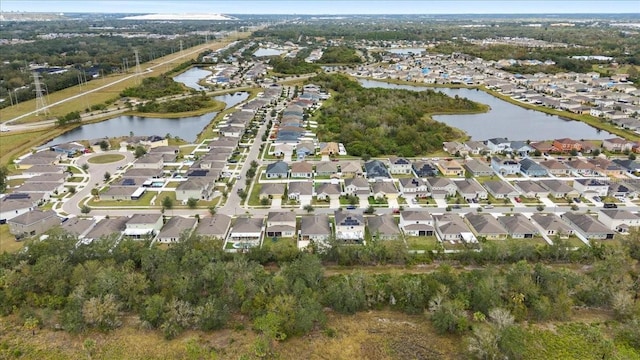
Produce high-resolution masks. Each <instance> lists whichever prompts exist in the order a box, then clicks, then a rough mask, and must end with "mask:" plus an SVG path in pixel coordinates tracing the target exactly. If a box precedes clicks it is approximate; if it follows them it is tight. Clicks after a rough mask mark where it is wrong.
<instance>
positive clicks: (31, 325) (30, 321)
mask: <svg viewBox="0 0 640 360" xmlns="http://www.w3.org/2000/svg"><path fill="white" fill-rule="evenodd" d="M38 327H40V321H38V319H37V318H35V317H33V316H30V317H28V318H27V319H26V320H25V321H24V328H25V329H27V330H29V331H31V335H35V334H36V329H38Z"/></svg>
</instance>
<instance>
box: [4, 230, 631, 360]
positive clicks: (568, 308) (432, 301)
mask: <svg viewBox="0 0 640 360" xmlns="http://www.w3.org/2000/svg"><path fill="white" fill-rule="evenodd" d="M116 243H117V242H116V240H115V239H103V240H99V241H94V242H92V243H91V244H89V245H78V246H76V244H77V239H76V238H75V237H74V236H70V235H67V234H64V233H59V232H54V233H52V234H51V236H50V237H49V238H48V239H47V240H46V241H39V240H34V241H31V242H29V243H28V244H27V246H25V251H23V252H19V253H16V254H7V253H4V254H2V255H0V284H1V285H2V286H1V287H0V312H1V314H2V315H3V316H9V315H11V316H12V317H13V318H15V319H16V320H15V321H17V322H18V323H20V322H21V323H22V324H24V325H23V326H25V327H27V326H28V327H29V328H30V329H33V331H36V330H38V329H41V328H46V329H55V328H57V327H58V326H59V327H61V328H62V329H64V330H65V331H68V332H72V333H81V332H84V331H87V330H89V329H98V330H100V331H104V332H108V331H110V330H113V329H115V328H118V327H120V326H121V325H122V323H123V317H125V316H131V315H134V316H137V317H139V318H140V319H141V321H142V322H143V323H144V326H147V327H151V328H154V329H158V331H160V332H162V334H164V336H165V337H166V338H167V339H171V338H174V337H176V336H179V335H180V334H181V333H182V332H184V331H186V330H189V329H200V330H203V331H211V330H216V329H221V328H225V327H228V326H230V325H231V324H235V323H236V322H237V320H232V319H237V316H244V317H246V318H247V319H248V320H249V322H250V323H251V327H252V329H253V331H256V332H257V333H258V334H260V336H259V338H258V340H256V341H257V342H259V343H258V344H256V346H258V345H259V346H261V349H262V351H263V352H264V354H265V356H266V357H271V356H275V354H276V353H277V346H276V344H277V343H278V342H282V341H286V339H287V338H290V337H296V336H301V335H304V334H307V333H309V332H310V331H312V330H313V329H318V328H320V329H321V328H323V327H324V324H325V321H326V314H325V312H326V310H323V309H331V310H333V311H336V312H338V313H341V314H345V315H348V314H354V313H356V312H361V311H367V310H380V309H391V310H394V311H399V312H403V313H406V314H409V315H412V316H417V317H418V318H419V319H423V320H424V321H430V322H431V324H432V325H433V326H434V328H435V329H436V330H437V331H438V332H440V333H442V334H453V335H455V336H458V337H460V338H464V339H465V340H464V342H463V344H466V347H465V348H464V349H461V350H460V351H461V355H462V354H464V356H465V357H467V358H469V357H471V358H477V359H487V358H492V359H493V358H500V357H503V356H507V357H509V358H512V359H549V358H581V359H600V358H601V356H602V358H605V359H629V358H633V357H637V356H640V332H638V331H637V326H638V324H640V323H639V317H640V302H638V295H639V294H640V280H639V279H640V278H639V275H638V266H637V261H638V260H639V259H640V234H639V233H637V232H635V233H633V234H631V235H630V236H629V237H628V238H626V239H624V240H622V241H621V243H622V246H619V245H601V246H596V247H594V248H593V249H587V250H584V251H582V256H581V257H580V258H575V259H573V260H574V261H577V262H576V263H575V264H576V265H578V266H573V265H572V264H571V263H567V262H566V260H553V259H552V258H551V257H548V258H546V263H542V262H538V263H535V264H532V263H529V262H526V261H525V260H518V257H519V256H517V255H516V256H515V257H514V258H509V259H508V260H507V259H497V260H494V261H488V258H486V259H485V260H484V261H485V266H484V267H482V268H481V267H475V268H474V269H473V270H461V269H460V268H458V269H456V268H454V267H452V266H450V265H449V264H451V265H455V264H456V262H455V261H454V260H452V259H448V258H447V257H444V258H442V259H441V260H439V262H440V265H439V266H438V267H437V268H436V269H435V270H433V271H432V272H427V273H412V272H411V271H407V272H398V273H380V274H377V273H376V272H369V271H360V270H354V271H351V272H344V273H343V274H340V275H333V276H327V274H326V273H325V270H324V267H323V264H334V263H335V262H336V261H338V262H339V261H340V259H346V258H349V257H351V258H353V257H354V256H355V255H354V254H355V253H366V252H367V250H366V249H365V250H363V249H362V248H361V247H352V246H334V247H333V248H332V250H331V251H329V252H327V253H324V254H311V253H305V252H298V251H296V250H293V249H290V248H289V249H288V250H285V249H284V248H280V250H278V251H275V252H274V251H273V250H271V252H270V253H269V250H258V251H256V252H254V251H251V252H249V253H248V254H229V253H225V252H223V250H221V249H222V247H221V246H220V245H221V244H220V243H219V242H218V241H211V240H204V239H201V238H199V237H197V236H191V237H183V238H182V239H181V241H180V242H178V243H176V244H173V245H172V246H171V247H169V248H168V249H166V250H165V249H162V248H160V247H159V246H158V245H155V246H149V245H150V244H149V242H148V241H144V240H127V239H125V240H122V241H120V242H119V243H118V244H117V245H116ZM393 243H394V242H393V241H391V242H377V243H376V242H374V244H372V245H367V247H369V250H368V251H369V253H370V254H371V255H373V256H377V260H375V259H373V258H370V259H369V261H375V262H376V263H384V262H389V261H392V262H394V263H397V264H403V263H405V264H406V261H407V260H408V258H407V257H406V256H407V255H405V257H401V258H394V257H393V255H391V254H394V253H396V252H397V251H396V250H394V247H393V246H392V244H393ZM390 245H391V248H390V249H391V250H389V248H388V247H389V246H390ZM384 249H386V250H384ZM558 250H559V249H556V250H554V251H558ZM565 251H566V250H565ZM550 254H551V252H550V253H549V255H550ZM358 256H361V255H358ZM547 256H548V255H547ZM438 257H440V256H438ZM353 259H355V258H353ZM511 260H513V261H515V262H511ZM543 260H544V259H543ZM274 261H275V262H274ZM431 261H432V260H431ZM579 307H587V308H592V309H600V310H604V311H610V312H611V314H612V320H611V321H610V322H609V325H608V328H607V332H606V333H604V332H603V330H602V329H601V328H599V327H597V326H596V327H594V326H585V325H582V324H580V323H571V322H569V323H566V324H565V325H562V326H560V327H559V329H558V331H557V333H556V335H554V336H551V334H549V333H547V332H546V331H545V330H542V329H541V328H536V327H529V326H528V325H526V324H535V323H545V322H549V321H563V322H565V321H571V320H572V314H573V312H574V309H576V308H579ZM532 346H535V347H536V348H537V347H539V350H538V351H536V352H532ZM487 354H493V355H490V356H489V355H487ZM593 355H595V357H594V356H593Z"/></svg>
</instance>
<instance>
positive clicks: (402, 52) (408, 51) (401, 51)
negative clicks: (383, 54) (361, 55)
mask: <svg viewBox="0 0 640 360" xmlns="http://www.w3.org/2000/svg"><path fill="white" fill-rule="evenodd" d="M384 50H385V51H387V52H390V53H392V54H400V55H409V54H420V53H421V52H424V51H426V50H425V49H424V48H395V49H384Z"/></svg>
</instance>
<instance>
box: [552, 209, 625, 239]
mask: <svg viewBox="0 0 640 360" xmlns="http://www.w3.org/2000/svg"><path fill="white" fill-rule="evenodd" d="M560 217H561V218H562V220H564V221H565V222H567V223H568V224H569V225H571V226H572V227H573V228H574V229H575V230H576V232H578V233H579V234H580V235H582V236H583V237H585V238H587V239H600V240H602V239H613V236H614V233H613V231H611V230H610V229H609V228H607V227H606V226H605V225H604V224H603V223H601V222H600V221H598V220H597V219H596V218H594V217H593V216H591V215H588V214H581V213H576V212H566V213H564V214H562V215H560Z"/></svg>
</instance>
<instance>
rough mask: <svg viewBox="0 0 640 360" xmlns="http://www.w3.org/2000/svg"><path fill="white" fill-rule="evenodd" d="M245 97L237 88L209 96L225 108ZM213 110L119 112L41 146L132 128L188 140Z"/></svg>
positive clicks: (123, 132) (121, 132)
mask: <svg viewBox="0 0 640 360" xmlns="http://www.w3.org/2000/svg"><path fill="white" fill-rule="evenodd" d="M248 97H249V93H247V92H237V93H232V94H226V95H219V96H215V97H213V99H215V100H218V101H222V102H224V103H225V104H226V108H230V107H233V106H236V105H238V104H239V103H241V102H243V101H245V100H246V99H247V98H248ZM217 114H218V113H217V112H210V113H206V114H204V115H200V116H190V117H183V118H177V119H168V118H152V117H142V116H131V115H123V116H118V117H115V118H113V119H109V120H105V121H102V122H98V123H94V124H87V125H82V126H79V127H77V128H75V129H73V130H70V131H67V132H66V133H64V134H62V135H60V136H58V137H56V138H54V139H52V140H51V141H49V142H47V143H46V144H44V145H43V146H42V147H43V148H44V147H47V146H51V145H55V144H61V143H66V142H70V141H79V140H92V139H99V138H104V137H118V136H128V135H129V132H133V134H134V135H159V136H164V135H166V134H171V136H174V137H175V136H177V137H179V138H181V139H183V140H186V141H190V142H191V141H194V140H195V139H196V137H197V136H198V134H199V133H200V132H201V131H202V129H204V127H205V126H207V125H208V124H209V123H210V122H211V120H213V118H214V117H215V116H216V115H217Z"/></svg>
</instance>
